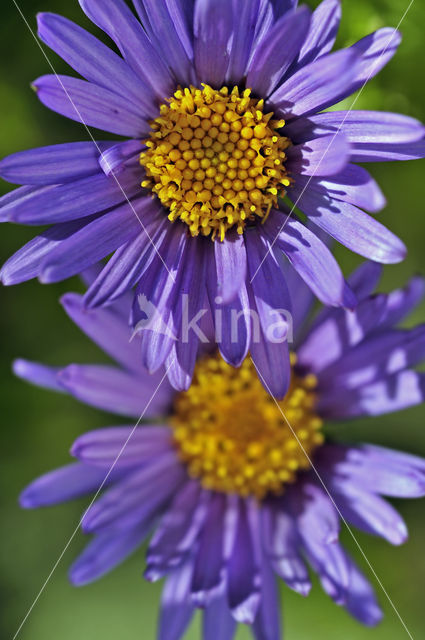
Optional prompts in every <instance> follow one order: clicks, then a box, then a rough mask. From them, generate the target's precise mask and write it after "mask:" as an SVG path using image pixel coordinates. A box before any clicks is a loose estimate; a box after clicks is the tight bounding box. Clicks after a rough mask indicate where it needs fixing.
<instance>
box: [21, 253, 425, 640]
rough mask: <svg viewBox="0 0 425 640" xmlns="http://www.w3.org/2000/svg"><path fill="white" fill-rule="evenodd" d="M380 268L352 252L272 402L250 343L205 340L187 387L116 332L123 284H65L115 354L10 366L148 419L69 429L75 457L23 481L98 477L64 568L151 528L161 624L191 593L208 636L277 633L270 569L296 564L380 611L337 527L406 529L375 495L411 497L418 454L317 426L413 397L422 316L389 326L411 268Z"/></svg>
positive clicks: (97, 567) (103, 560)
mask: <svg viewBox="0 0 425 640" xmlns="http://www.w3.org/2000/svg"><path fill="white" fill-rule="evenodd" d="M379 274H380V268H379V266H378V265H376V264H374V263H365V264H364V265H363V266H362V267H361V268H360V269H359V270H358V271H357V272H355V273H354V274H353V275H352V277H351V278H350V281H349V284H350V287H351V288H352V290H353V291H354V292H355V294H356V296H357V297H358V299H359V305H358V307H357V310H356V311H355V312H349V311H344V310H342V309H322V310H321V311H320V312H319V313H318V314H317V315H316V317H315V318H314V319H313V320H312V321H309V322H308V325H307V329H306V330H305V332H304V336H303V337H301V334H300V332H298V336H297V342H296V346H295V349H294V353H293V356H292V378H291V380H292V381H291V386H290V389H289V391H288V393H287V395H286V396H285V398H284V399H283V400H282V401H280V402H279V401H277V400H275V399H274V398H273V397H272V396H270V395H269V394H268V393H267V392H266V390H265V389H264V388H263V387H262V386H261V384H260V382H259V379H258V377H257V375H256V373H255V369H254V364H253V361H252V360H251V359H250V358H248V359H247V360H245V361H244V363H243V365H242V367H241V368H240V369H234V368H232V367H230V366H229V365H227V364H225V363H224V362H223V361H222V360H221V359H220V358H219V357H218V356H217V355H216V354H215V353H208V352H206V353H204V354H202V355H200V356H199V358H198V362H197V365H196V369H195V376H194V382H193V385H192V387H191V388H190V390H189V391H188V392H181V393H176V391H175V390H174V389H172V387H171V386H170V385H169V384H168V382H167V380H166V379H165V378H164V370H163V369H161V371H160V372H158V373H157V374H156V375H154V376H150V375H148V374H147V372H146V371H145V370H144V369H143V367H142V366H141V363H140V360H139V358H138V354H137V351H136V350H135V349H134V348H133V345H132V344H129V342H128V327H127V324H126V317H127V312H128V307H129V306H130V305H131V295H130V294H127V295H126V296H125V297H124V298H123V299H121V300H119V301H118V302H117V303H116V304H115V305H113V306H110V307H108V308H98V309H91V310H87V309H85V306H84V298H83V297H81V296H79V295H76V294H67V295H66V296H65V297H64V298H63V301H62V302H63V305H64V307H65V309H66V311H67V313H68V315H69V316H70V317H71V318H72V319H73V321H74V322H75V323H76V324H77V325H78V326H79V327H80V328H81V329H82V330H83V331H84V332H85V333H86V334H87V335H88V336H89V337H90V338H91V339H92V340H94V341H95V342H96V343H97V344H98V345H100V346H101V347H102V349H103V350H104V351H106V353H108V354H109V355H110V356H112V357H113V358H114V360H115V361H116V362H117V365H118V366H115V365H114V366H112V365H110V366H109V365H102V366H98V365H75V364H73V365H70V366H68V367H66V368H62V369H52V368H49V367H45V366H43V365H39V364H34V363H29V362H26V361H22V360H20V361H17V362H16V363H15V372H16V373H17V374H18V375H20V376H21V377H23V378H25V379H27V380H29V381H31V382H33V383H35V384H37V385H41V386H45V387H48V388H53V389H56V390H60V391H66V392H68V393H70V394H72V395H73V396H75V397H76V398H78V399H79V400H81V401H83V402H86V403H88V404H91V405H94V406H96V407H100V408H102V409H106V410H108V411H111V412H113V413H116V414H120V415H126V416H131V417H137V418H140V415H142V416H143V417H144V419H146V420H149V421H150V422H149V424H147V425H146V424H143V425H140V426H138V427H137V428H136V429H135V428H134V427H133V426H122V427H111V428H108V429H101V430H99V431H94V432H90V433H87V434H85V435H83V436H81V437H80V438H78V440H77V441H76V443H75V444H74V446H73V447H72V450H71V453H72V455H73V456H74V457H75V458H77V462H76V463H74V464H71V465H69V466H66V467H63V468H61V469H59V470H57V471H53V472H51V473H49V474H47V475H45V476H42V477H41V478H39V479H38V480H36V481H35V482H33V483H32V484H31V485H30V486H29V487H28V488H27V489H26V490H25V491H24V492H23V494H22V496H21V503H22V505H23V506H24V507H27V508H34V507H39V506H46V505H50V504H55V503H58V502H62V501H65V500H69V499H72V498H75V497H77V496H80V495H84V494H91V493H95V492H97V491H98V489H99V487H103V492H102V494H101V495H100V497H98V498H97V499H96V501H95V502H94V504H93V505H92V506H91V507H90V508H89V509H88V511H87V512H86V513H85V514H84V517H83V519H82V528H83V530H84V532H85V533H90V534H94V538H93V540H92V541H91V542H90V543H89V545H88V546H87V548H86V549H85V551H84V552H83V553H82V555H81V556H80V557H79V558H78V560H77V561H76V563H75V564H74V565H73V567H72V569H71V574H70V577H71V580H72V581H73V582H74V583H75V584H79V585H81V584H85V583H87V582H90V581H92V580H94V579H96V578H98V577H100V576H101V575H103V574H104V573H106V572H107V571H109V570H110V569H112V568H113V567H114V566H116V565H117V564H119V563H120V562H121V561H122V560H123V559H124V558H125V557H126V556H127V555H128V554H130V553H131V552H132V551H134V550H135V549H136V548H137V547H139V546H140V545H141V544H142V541H143V540H144V539H145V538H146V537H147V536H149V534H150V533H151V532H153V536H152V538H151V541H150V544H149V548H148V551H147V568H146V572H145V575H146V577H147V579H149V580H156V579H158V578H160V577H163V576H167V580H166V584H165V587H164V591H163V601H162V607H161V615H160V624H159V631H158V638H159V639H160V640H165V639H168V638H171V637H172V638H174V639H175V640H177V639H178V638H180V637H182V636H183V634H184V631H185V629H186V627H187V625H188V624H189V621H190V619H191V617H192V614H193V612H194V609H195V608H196V607H202V608H204V609H205V611H204V631H203V637H204V638H205V639H206V640H210V639H212V638H217V637H219V638H220V639H221V640H225V639H227V638H229V639H230V638H232V637H233V635H234V632H235V628H236V624H237V622H243V623H248V624H250V625H252V632H253V634H254V636H255V637H256V638H257V639H263V638H268V640H279V639H280V638H281V632H280V620H279V597H278V592H277V590H276V581H275V575H277V576H279V577H280V578H282V579H283V581H284V582H286V584H287V585H288V586H289V587H290V588H292V589H294V590H295V591H297V592H299V593H301V594H303V595H307V593H308V592H309V590H310V587H311V583H310V577H309V574H308V571H307V565H310V566H311V567H312V569H313V570H314V571H315V572H316V573H317V575H318V576H319V578H320V581H321V584H322V586H323V588H324V590H325V591H326V592H327V593H328V594H329V595H330V597H331V598H333V599H334V601H335V602H336V603H337V604H339V605H342V606H344V607H345V608H346V609H347V610H348V611H349V612H350V613H351V614H352V615H353V616H354V617H356V618H357V619H358V620H360V621H361V622H363V623H364V624H366V625H373V624H376V623H377V622H378V621H379V620H380V618H381V611H380V608H379V606H378V604H377V601H376V598H375V595H374V593H373V589H372V587H371V586H370V584H369V582H368V581H367V579H366V578H365V576H364V575H363V574H362V573H361V571H360V570H359V568H358V567H357V566H356V564H355V563H354V561H353V560H352V559H351V558H350V557H349V555H348V554H347V552H346V551H345V550H344V549H343V547H342V546H341V544H340V543H339V541H338V537H339V530H340V526H341V519H344V521H345V522H346V523H349V524H350V525H352V526H354V527H357V528H358V529H361V530H363V531H366V532H367V533H371V534H374V535H378V536H380V537H383V538H384V539H386V540H388V541H389V542H390V543H392V544H401V543H402V542H404V541H405V539H406V536H407V530H406V527H405V524H404V523H403V521H402V519H401V517H400V516H399V515H398V513H397V512H396V511H395V510H394V508H393V507H392V506H391V505H390V504H389V503H388V502H387V501H385V500H384V499H383V498H382V496H390V497H391V496H394V497H419V496H423V495H425V461H424V460H422V459H420V458H418V457H415V456H412V455H409V454H406V453H401V452H397V451H391V450H388V449H384V448H381V447H377V446H373V445H356V446H347V445H344V446H343V445H340V444H335V443H332V442H329V441H326V438H325V436H324V432H323V423H325V424H326V422H327V421H332V420H334V419H338V420H341V419H346V418H352V417H355V416H362V415H380V414H384V413H386V412H389V411H395V410H399V409H403V408H405V407H408V406H412V405H414V404H417V403H420V402H422V401H423V399H424V394H425V381H424V380H425V379H424V374H423V373H420V372H418V371H416V370H415V367H416V366H417V365H418V364H419V363H420V362H421V361H423V358H424V355H425V328H424V326H418V327H415V328H413V329H408V330H407V329H400V328H397V325H398V324H399V323H400V322H401V321H402V320H403V319H404V318H405V316H406V315H407V314H408V313H409V312H410V311H411V310H412V309H413V308H414V307H415V306H416V304H417V303H418V302H419V301H420V300H421V299H422V298H423V295H424V281H423V280H422V279H421V278H414V279H412V280H411V281H410V282H409V283H408V285H407V286H406V288H405V289H402V290H396V291H393V292H392V293H390V294H388V295H383V294H380V295H372V291H373V289H374V288H375V285H376V283H377V280H378V278H379ZM289 282H290V286H291V291H292V292H294V293H295V292H296V293H297V295H296V296H294V301H295V303H296V305H297V306H296V309H295V312H296V316H297V321H298V326H299V327H301V326H302V325H303V323H304V321H305V320H306V316H307V312H308V309H309V306H310V305H309V303H310V302H311V294H310V293H309V291H308V289H307V288H306V287H305V285H303V283H302V281H301V280H299V278H298V276H296V275H295V273H293V274H292V278H290V279H289ZM135 340H140V336H136V337H135ZM258 375H259V377H260V378H261V377H262V372H261V369H259V370H258Z"/></svg>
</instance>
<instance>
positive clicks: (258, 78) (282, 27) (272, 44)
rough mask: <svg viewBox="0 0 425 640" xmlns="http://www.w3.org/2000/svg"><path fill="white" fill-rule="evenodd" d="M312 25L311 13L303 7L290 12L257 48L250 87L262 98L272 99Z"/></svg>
mask: <svg viewBox="0 0 425 640" xmlns="http://www.w3.org/2000/svg"><path fill="white" fill-rule="evenodd" d="M309 24H310V11H309V9H307V7H302V8H301V9H299V10H298V11H296V12H292V13H286V14H284V15H283V17H282V18H280V20H278V21H277V22H276V24H275V25H274V26H273V27H272V29H271V30H270V31H269V32H268V33H267V34H265V36H264V37H263V39H262V40H261V41H260V42H259V43H258V44H257V45H256V47H255V51H254V55H253V57H252V59H251V62H250V64H249V69H248V76H247V80H246V84H247V86H248V87H250V88H252V90H253V91H254V92H255V93H256V94H258V95H260V96H269V95H270V94H271V93H272V91H273V90H274V89H275V88H276V86H277V84H278V82H279V80H280V79H281V78H282V77H283V75H284V74H285V73H286V71H287V70H288V69H289V67H290V65H291V63H292V62H293V60H294V59H295V58H296V56H297V55H298V53H299V51H300V48H301V45H302V44H303V42H304V39H305V36H306V34H307V31H308V28H309Z"/></svg>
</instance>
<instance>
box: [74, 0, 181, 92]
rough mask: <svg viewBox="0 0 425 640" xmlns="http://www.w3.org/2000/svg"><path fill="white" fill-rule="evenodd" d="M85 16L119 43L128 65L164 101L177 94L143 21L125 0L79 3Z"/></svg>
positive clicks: (170, 76)
mask: <svg viewBox="0 0 425 640" xmlns="http://www.w3.org/2000/svg"><path fill="white" fill-rule="evenodd" d="M80 5H81V7H82V9H83V11H84V13H85V14H86V15H87V16H88V17H89V18H90V20H91V21H92V22H94V23H95V24H96V25H97V26H98V27H100V29H102V30H103V31H105V33H107V34H108V35H109V36H110V38H112V40H113V41H114V42H115V43H116V45H117V46H118V48H119V50H120V51H121V53H122V55H123V57H124V58H125V60H126V62H127V63H128V65H129V66H130V67H131V68H132V69H133V70H134V71H135V72H136V74H137V75H138V76H139V77H140V78H141V79H142V80H143V83H144V84H145V85H147V87H148V90H147V95H149V94H150V93H152V94H155V96H156V97H157V98H158V99H159V100H161V101H164V100H165V99H166V98H169V97H170V96H171V95H172V93H173V91H175V82H174V80H173V78H172V75H171V73H170V71H169V69H168V67H167V65H166V64H165V62H164V60H163V59H162V58H161V56H160V55H159V54H158V51H157V50H156V49H155V47H154V46H153V44H152V42H151V41H150V40H149V37H148V35H147V34H146V32H145V30H144V29H143V27H142V25H141V24H140V22H139V21H138V20H137V19H136V18H135V16H134V15H133V13H132V12H131V11H130V9H129V7H128V6H127V5H126V4H125V2H123V1H122V0H115V1H114V2H108V0H80Z"/></svg>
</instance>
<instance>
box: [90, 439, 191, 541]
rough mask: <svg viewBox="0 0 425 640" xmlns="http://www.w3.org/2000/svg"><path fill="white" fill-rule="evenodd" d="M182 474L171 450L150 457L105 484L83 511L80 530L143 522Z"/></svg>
mask: <svg viewBox="0 0 425 640" xmlns="http://www.w3.org/2000/svg"><path fill="white" fill-rule="evenodd" d="M184 475H185V471H184V469H183V468H182V467H181V465H180V464H179V462H178V460H177V459H176V456H175V454H174V452H171V453H167V454H164V455H163V456H161V457H158V458H156V459H154V460H152V461H151V462H150V463H149V464H147V465H145V466H144V467H143V468H141V469H139V470H138V471H133V472H132V473H131V474H129V475H128V476H126V477H125V478H124V479H123V480H121V481H120V482H118V483H116V484H115V485H114V486H113V487H111V488H109V489H108V490H107V491H105V493H103V494H102V495H101V496H100V498H98V499H97V500H96V502H95V503H94V504H92V505H91V506H90V508H89V509H88V510H87V511H86V513H85V514H84V519H83V521H82V528H83V530H84V531H85V532H86V533H93V532H99V531H102V530H105V531H106V530H114V531H125V530H126V529H127V530H128V528H129V527H130V526H137V525H138V524H139V523H140V525H141V526H143V523H144V522H148V521H151V519H152V517H153V516H154V515H155V514H157V513H158V511H159V510H160V509H161V507H162V506H163V505H164V504H165V503H166V502H167V500H169V499H170V497H171V496H172V494H173V493H174V492H175V491H176V489H177V488H178V487H179V485H180V484H181V482H182V481H183V478H184ZM152 486H155V491H152Z"/></svg>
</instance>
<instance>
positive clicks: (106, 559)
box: [69, 527, 148, 587]
mask: <svg viewBox="0 0 425 640" xmlns="http://www.w3.org/2000/svg"><path fill="white" fill-rule="evenodd" d="M147 534H148V528H147V527H145V528H142V529H139V528H137V529H133V530H130V531H125V532H124V533H121V534H117V533H116V532H114V533H113V534H111V533H106V534H101V535H99V536H96V537H95V538H94V540H92V542H90V544H89V545H88V546H87V547H86V548H85V549H84V551H83V552H82V554H81V555H80V556H79V557H78V559H77V560H76V561H75V562H74V564H73V565H72V567H71V569H70V571H69V579H70V581H71V583H72V584H73V585H75V586H78V587H80V586H83V585H86V584H89V583H90V582H94V581H95V580H98V578H101V577H102V576H104V575H105V574H106V573H109V571H112V569H115V567H117V566H118V565H119V564H121V563H122V562H123V561H124V560H125V559H126V558H127V557H128V556H129V555H131V554H132V553H133V552H134V551H135V550H136V549H138V548H139V547H140V546H141V544H142V542H143V540H144V539H145V537H146V536H147Z"/></svg>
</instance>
